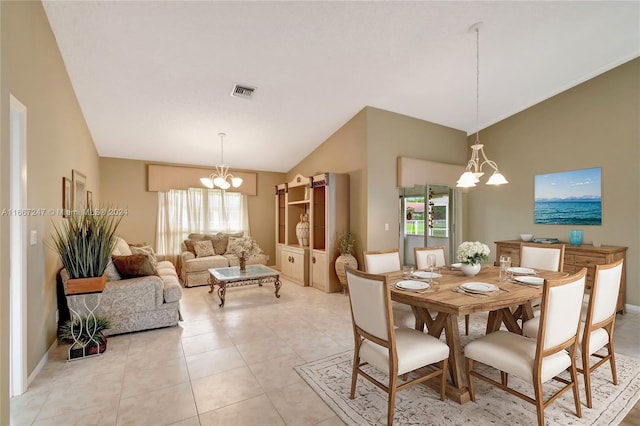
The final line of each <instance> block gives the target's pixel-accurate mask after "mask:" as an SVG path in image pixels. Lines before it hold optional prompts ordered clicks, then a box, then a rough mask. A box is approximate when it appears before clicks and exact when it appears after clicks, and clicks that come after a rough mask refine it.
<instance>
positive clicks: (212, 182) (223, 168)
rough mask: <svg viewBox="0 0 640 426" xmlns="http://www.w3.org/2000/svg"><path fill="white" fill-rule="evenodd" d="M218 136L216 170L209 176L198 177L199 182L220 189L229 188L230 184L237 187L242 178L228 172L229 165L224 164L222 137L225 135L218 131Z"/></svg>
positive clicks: (240, 183)
mask: <svg viewBox="0 0 640 426" xmlns="http://www.w3.org/2000/svg"><path fill="white" fill-rule="evenodd" d="M218 136H220V164H218V165H216V171H215V172H213V173H211V174H210V175H209V177H203V178H200V182H202V184H203V185H204V186H206V187H207V188H209V189H213V188H215V187H216V186H217V187H218V188H220V189H229V188H231V187H232V186H233V187H234V188H237V187H239V186H240V185H242V178H239V177H234V176H233V175H232V174H231V173H229V166H228V165H227V164H224V137H225V136H227V135H226V134H224V133H218Z"/></svg>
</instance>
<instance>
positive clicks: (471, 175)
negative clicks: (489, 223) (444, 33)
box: [456, 22, 509, 188]
mask: <svg viewBox="0 0 640 426" xmlns="http://www.w3.org/2000/svg"><path fill="white" fill-rule="evenodd" d="M481 26H482V22H478V23H476V24H473V25H472V26H471V30H472V31H475V32H476V141H475V143H474V144H473V145H471V149H472V150H473V151H472V153H471V159H470V160H469V162H468V163H467V168H466V169H465V171H464V173H462V175H461V176H460V179H458V182H457V185H456V186H457V187H459V188H470V187H473V186H476V183H478V182H480V177H481V176H482V175H484V172H483V171H482V167H483V166H484V165H485V164H487V165H488V166H489V167H491V168H492V169H493V174H492V175H491V177H490V178H489V180H488V181H487V185H503V184H505V183H509V182H507V179H505V177H504V176H503V175H502V173H500V171H499V170H498V165H497V164H496V163H495V161H491V160H489V159H488V158H487V156H486V154H485V153H484V149H482V148H483V146H484V145H482V144H481V143H480V125H479V124H478V123H479V120H478V117H479V111H480V27H481Z"/></svg>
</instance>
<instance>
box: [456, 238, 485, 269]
mask: <svg viewBox="0 0 640 426" xmlns="http://www.w3.org/2000/svg"><path fill="white" fill-rule="evenodd" d="M489 253H491V250H489V246H487V245H486V244H484V243H481V242H480V241H473V242H471V241H465V242H464V243H462V244H460V246H459V247H458V251H457V252H456V255H457V257H458V260H459V261H460V262H462V263H466V264H474V263H480V262H482V261H485V262H486V261H487V260H489Z"/></svg>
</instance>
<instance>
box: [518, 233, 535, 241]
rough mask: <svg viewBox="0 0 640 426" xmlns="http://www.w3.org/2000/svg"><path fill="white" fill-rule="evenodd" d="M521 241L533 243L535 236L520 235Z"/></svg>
mask: <svg viewBox="0 0 640 426" xmlns="http://www.w3.org/2000/svg"><path fill="white" fill-rule="evenodd" d="M520 239H521V240H522V241H531V240H533V234H520Z"/></svg>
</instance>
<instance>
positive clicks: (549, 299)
mask: <svg viewBox="0 0 640 426" xmlns="http://www.w3.org/2000/svg"><path fill="white" fill-rule="evenodd" d="M586 274H587V269H586V268H583V269H582V270H581V271H580V272H578V273H577V274H574V275H571V276H569V277H566V278H561V279H557V280H547V281H545V283H544V284H543V290H542V306H541V313H540V317H539V318H540V319H539V326H540V328H539V333H538V335H537V337H536V339H530V338H528V337H525V336H522V335H520V334H515V333H510V332H508V331H505V330H499V331H496V332H494V333H491V334H488V335H486V336H483V337H480V338H478V339H475V340H473V341H472V342H470V343H469V344H467V346H466V347H465V349H464V355H465V359H466V366H467V379H468V382H469V393H470V395H471V399H472V400H473V401H475V386H474V383H473V378H478V379H481V380H483V381H486V382H488V383H491V384H492V385H494V386H496V387H498V388H500V389H503V390H505V391H507V392H509V393H511V394H512V395H515V396H517V397H519V398H522V399H524V400H525V401H528V402H531V403H533V404H534V405H535V406H536V412H537V416H538V425H540V426H543V425H544V409H545V408H546V407H547V406H548V405H549V404H551V403H552V402H553V401H554V400H555V399H556V398H558V397H559V396H560V395H562V394H563V393H564V392H566V391H568V390H570V389H571V390H572V391H573V399H574V404H575V408H576V415H577V416H578V417H582V410H581V407H580V397H579V391H578V381H577V367H576V353H577V346H578V332H579V324H580V310H581V307H582V295H583V293H584V286H585V277H586ZM532 360H533V362H532ZM476 362H479V363H482V364H485V365H488V366H491V367H493V368H495V369H497V370H499V371H500V372H501V374H500V376H501V381H500V382H497V381H495V380H493V379H491V378H489V377H487V376H485V375H483V374H481V373H479V372H478V371H476V370H474V364H475V363H476ZM567 369H568V370H569V374H570V379H569V380H567V379H565V378H560V377H557V376H558V374H560V373H562V372H564V371H565V370H567ZM509 374H513V375H515V376H517V377H519V378H521V379H523V380H526V381H530V382H532V384H533V391H534V392H533V393H534V397H533V398H531V397H530V396H528V395H525V394H523V393H521V392H519V391H517V390H515V389H513V388H510V387H509V386H508V378H509ZM552 379H553V380H557V381H559V382H561V383H563V384H565V386H563V387H561V388H560V389H559V390H558V391H557V392H555V393H554V394H553V395H551V396H550V397H549V398H548V399H547V400H546V401H545V400H544V396H543V388H542V384H543V383H545V382H547V381H549V380H552Z"/></svg>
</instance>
